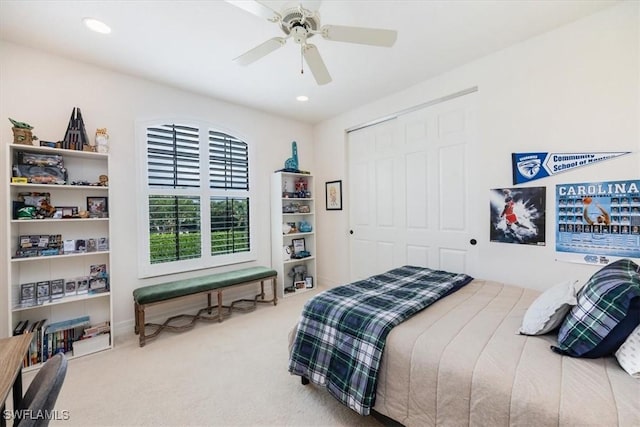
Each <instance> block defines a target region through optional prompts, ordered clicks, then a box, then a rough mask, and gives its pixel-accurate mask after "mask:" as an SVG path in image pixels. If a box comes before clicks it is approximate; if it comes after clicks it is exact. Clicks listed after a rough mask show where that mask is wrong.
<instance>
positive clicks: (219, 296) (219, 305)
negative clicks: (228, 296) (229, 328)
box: [218, 291, 222, 322]
mask: <svg viewBox="0 0 640 427" xmlns="http://www.w3.org/2000/svg"><path fill="white" fill-rule="evenodd" d="M218 322H222V291H218Z"/></svg>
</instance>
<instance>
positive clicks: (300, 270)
mask: <svg viewBox="0 0 640 427" xmlns="http://www.w3.org/2000/svg"><path fill="white" fill-rule="evenodd" d="M288 276H289V277H291V278H292V281H291V282H292V284H293V285H294V287H296V286H295V283H296V282H302V283H303V287H304V278H305V277H306V276H307V266H306V265H304V264H300V265H294V266H293V267H291V270H289V274H288Z"/></svg>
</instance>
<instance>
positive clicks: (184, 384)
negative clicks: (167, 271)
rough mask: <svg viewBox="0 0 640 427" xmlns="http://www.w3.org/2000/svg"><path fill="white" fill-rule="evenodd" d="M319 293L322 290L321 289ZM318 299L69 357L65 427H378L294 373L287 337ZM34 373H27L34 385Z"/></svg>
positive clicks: (62, 404) (298, 299)
mask: <svg viewBox="0 0 640 427" xmlns="http://www.w3.org/2000/svg"><path fill="white" fill-rule="evenodd" d="M314 292H317V291H314ZM308 296H310V294H309V293H306V294H301V295H295V296H293V297H290V298H286V299H284V300H281V301H279V302H278V305H277V306H276V307H274V306H273V305H267V304H264V305H260V306H259V307H258V309H257V310H255V311H253V312H250V313H234V314H233V315H232V316H231V317H229V318H227V319H226V320H225V321H224V322H222V323H220V324H218V323H208V322H198V324H197V325H196V327H195V328H194V329H192V330H190V331H186V332H182V333H178V334H176V333H170V332H163V333H161V334H160V335H159V336H158V338H156V339H154V340H151V341H149V342H148V343H147V345H146V346H145V347H143V348H140V347H138V342H137V336H136V335H134V334H133V331H131V333H130V335H128V336H126V337H118V338H117V339H116V346H115V348H114V349H113V350H109V351H104V352H100V353H97V354H94V355H90V356H86V357H81V358H77V359H73V360H70V362H69V368H68V371H67V377H66V379H65V383H64V386H63V388H62V392H61V393H60V396H59V398H58V401H57V404H56V410H58V411H63V410H64V411H68V414H69V420H65V421H52V423H51V425H53V426H56V425H59V426H85V427H86V426H133V425H138V426H375V427H380V426H381V424H380V423H379V422H378V421H376V420H375V419H374V418H372V417H361V416H360V415H358V414H356V413H355V412H353V411H352V410H350V409H348V408H347V407H345V406H343V405H341V404H339V403H338V402H337V401H336V400H335V399H334V398H333V397H331V396H330V395H329V394H328V392H327V391H326V390H324V389H320V388H318V387H316V386H313V385H308V386H302V385H301V384H300V378H299V377H297V376H291V375H289V373H288V372H287V366H288V349H287V334H288V332H289V330H290V329H291V327H292V326H293V325H294V324H295V323H296V322H297V319H298V317H299V315H300V312H301V310H302V306H303V304H304V302H305V301H306V299H307V297H308ZM33 375H34V373H31V372H29V373H27V374H25V388H26V386H27V385H28V383H29V382H30V381H31V378H32V377H33Z"/></svg>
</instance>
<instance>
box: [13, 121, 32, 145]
mask: <svg viewBox="0 0 640 427" xmlns="http://www.w3.org/2000/svg"><path fill="white" fill-rule="evenodd" d="M9 121H10V122H11V124H12V125H13V128H11V130H12V131H13V143H14V144H23V145H34V144H33V141H37V140H38V137H37V136H35V135H34V134H33V133H32V132H31V130H32V129H33V126H31V125H30V124H29V123H25V122H19V121H17V120H13V119H12V118H11V117H9Z"/></svg>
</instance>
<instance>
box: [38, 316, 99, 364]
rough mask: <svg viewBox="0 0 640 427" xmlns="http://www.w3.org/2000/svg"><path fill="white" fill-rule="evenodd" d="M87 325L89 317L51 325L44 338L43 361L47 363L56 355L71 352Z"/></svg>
mask: <svg viewBox="0 0 640 427" xmlns="http://www.w3.org/2000/svg"><path fill="white" fill-rule="evenodd" d="M87 325H89V316H81V317H76V318H73V319H68V320H63V321H60V322H55V323H50V324H49V325H48V326H47V328H46V329H45V331H44V334H43V338H42V361H43V362H46V361H47V360H48V359H49V358H50V357H52V356H53V355H54V354H56V353H60V352H63V353H67V352H69V351H71V350H72V349H73V342H74V341H76V340H78V339H80V337H81V336H82V334H83V332H84V328H85V327H86V326H87Z"/></svg>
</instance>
